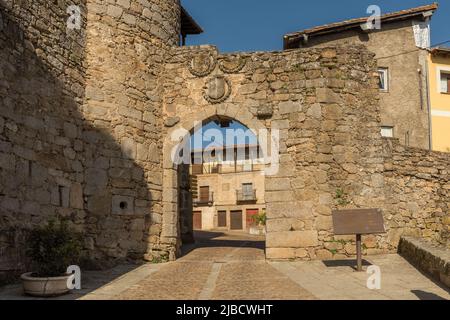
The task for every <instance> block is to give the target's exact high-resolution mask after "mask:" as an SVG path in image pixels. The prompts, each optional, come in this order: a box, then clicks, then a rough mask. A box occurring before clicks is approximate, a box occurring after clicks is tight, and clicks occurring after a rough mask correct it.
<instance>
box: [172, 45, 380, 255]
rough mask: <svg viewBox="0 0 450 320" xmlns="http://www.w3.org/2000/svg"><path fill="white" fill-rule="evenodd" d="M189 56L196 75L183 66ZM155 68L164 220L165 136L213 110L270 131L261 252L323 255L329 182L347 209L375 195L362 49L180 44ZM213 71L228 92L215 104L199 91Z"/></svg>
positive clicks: (331, 204) (370, 96)
mask: <svg viewBox="0 0 450 320" xmlns="http://www.w3.org/2000/svg"><path fill="white" fill-rule="evenodd" d="M199 56H204V58H202V59H200V60H201V61H203V62H204V63H203V65H205V66H206V67H205V68H204V70H203V71H205V72H203V73H197V72H195V70H194V72H191V70H190V69H192V66H195V63H194V62H193V59H194V60H195V58H196V57H199ZM205 61H206V62H205ZM200 65H201V64H200ZM208 66H209V68H208ZM224 66H225V67H224ZM227 66H228V67H227ZM229 66H234V68H230V67H229ZM237 66H242V69H239V68H237ZM165 67H166V71H165V72H164V75H165V79H164V86H165V92H164V115H165V117H166V119H171V121H170V122H168V123H166V131H165V132H164V133H165V135H166V137H167V138H166V140H167V142H166V143H165V145H166V146H167V147H166V148H165V151H164V158H165V161H164V166H165V167H164V168H165V173H164V177H165V180H164V181H165V182H166V181H167V183H164V187H163V189H164V193H166V195H167V197H166V199H165V198H164V194H163V201H164V205H165V207H164V215H167V217H168V219H169V217H172V219H173V221H176V216H177V210H176V202H175V199H176V198H174V197H173V196H172V195H173V194H175V193H176V185H174V184H173V181H175V180H174V179H172V178H170V177H171V176H173V175H175V174H176V170H175V168H174V166H173V164H172V163H171V161H170V156H169V155H170V152H171V147H172V145H173V144H174V143H172V144H171V143H170V136H171V134H172V133H173V132H176V130H178V129H180V128H184V129H186V130H191V129H192V128H193V127H194V124H195V121H204V120H208V119H210V118H211V117H214V116H215V115H219V116H224V117H228V118H232V119H235V120H237V121H239V122H241V123H242V124H244V125H246V126H247V127H249V128H250V129H254V130H259V129H261V128H267V129H279V130H280V168H279V171H278V172H277V173H276V175H274V176H266V182H265V184H266V186H265V199H266V204H267V215H268V221H267V232H268V233H267V240H266V247H267V249H266V254H267V257H268V258H269V259H278V258H283V259H287V258H299V259H314V258H321V257H328V256H331V253H330V250H333V249H334V247H332V246H334V245H335V244H336V242H335V240H334V238H333V235H332V230H331V228H332V226H331V210H332V209H333V208H335V207H336V203H335V200H334V197H335V194H336V190H337V189H339V188H345V190H346V191H347V192H349V193H351V194H352V195H353V196H352V198H351V199H349V200H350V201H351V202H352V204H353V205H354V206H364V207H366V206H371V205H375V204H377V200H379V199H380V198H382V196H383V193H382V188H383V184H382V180H383V158H382V156H381V150H382V149H381V138H380V136H379V109H378V90H377V86H376V74H375V73H374V72H375V70H376V65H375V62H374V60H373V55H372V54H370V53H369V52H368V51H366V50H365V49H364V47H350V48H342V47H338V48H321V49H308V50H295V51H287V52H272V53H259V52H258V53H242V54H232V55H220V54H218V53H217V51H216V49H215V48H214V47H191V48H180V49H177V50H175V51H174V53H173V58H172V60H170V61H168V63H167V64H166V66H165ZM216 76H219V77H222V76H224V77H225V78H226V79H227V85H226V86H227V87H228V86H229V87H230V89H231V93H230V95H229V97H228V98H227V99H226V100H225V101H219V102H218V103H214V101H213V102H211V101H210V99H208V97H207V92H206V89H205V85H207V84H208V82H209V80H210V79H213V78H214V77H216ZM205 95H206V98H205ZM166 177H167V179H166ZM380 181H381V182H380ZM368 198H369V200H368ZM165 200H167V201H165ZM378 203H379V201H378ZM174 217H175V218H174ZM163 228H164V224H163ZM176 228H177V227H176V223H175V222H173V223H172V224H171V226H167V233H166V236H167V237H172V238H173V239H176V234H177V230H176ZM347 248H348V249H349V250H353V249H350V245H349V246H347ZM352 248H353V247H352ZM328 249H330V250H328ZM338 249H340V250H341V251H343V250H344V248H338ZM343 252H345V251H343Z"/></svg>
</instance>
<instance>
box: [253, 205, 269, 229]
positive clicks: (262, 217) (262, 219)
mask: <svg viewBox="0 0 450 320" xmlns="http://www.w3.org/2000/svg"><path fill="white" fill-rule="evenodd" d="M266 220H267V217H266V210H264V209H263V210H262V211H261V212H260V213H258V214H255V215H254V216H253V221H254V222H255V223H256V225H258V226H265V225H266Z"/></svg>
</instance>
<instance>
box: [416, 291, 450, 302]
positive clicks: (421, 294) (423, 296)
mask: <svg viewBox="0 0 450 320" xmlns="http://www.w3.org/2000/svg"><path fill="white" fill-rule="evenodd" d="M411 292H412V293H414V294H415V295H416V296H417V298H419V299H420V300H446V299H444V298H442V297H441V296H438V295H437V294H434V293H431V292H426V291H423V290H411Z"/></svg>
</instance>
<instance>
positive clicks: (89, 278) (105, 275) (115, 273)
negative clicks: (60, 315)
mask: <svg viewBox="0 0 450 320" xmlns="http://www.w3.org/2000/svg"><path fill="white" fill-rule="evenodd" d="M139 267H140V265H139V264H124V265H119V266H116V267H114V268H111V269H108V270H101V271H83V270H81V290H72V291H71V292H70V293H68V294H65V295H61V296H56V297H48V298H39V297H31V296H28V295H25V294H24V293H23V290H22V284H21V283H20V282H16V283H14V284H10V285H5V286H3V287H0V300H76V299H78V298H80V297H82V296H84V295H86V294H88V293H90V292H92V291H95V290H97V289H99V288H100V287H102V286H104V285H106V284H108V283H110V282H112V281H114V280H116V279H118V278H120V277H121V276H123V275H125V274H127V273H129V272H131V271H133V270H135V269H137V268H139Z"/></svg>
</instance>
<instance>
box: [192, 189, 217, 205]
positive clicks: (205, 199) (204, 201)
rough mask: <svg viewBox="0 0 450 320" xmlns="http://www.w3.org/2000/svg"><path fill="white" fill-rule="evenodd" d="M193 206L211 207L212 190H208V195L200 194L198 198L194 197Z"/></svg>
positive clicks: (212, 201) (212, 202)
mask: <svg viewBox="0 0 450 320" xmlns="http://www.w3.org/2000/svg"><path fill="white" fill-rule="evenodd" d="M193 204H194V207H212V205H213V204H214V192H210V193H209V194H208V195H201V196H200V197H199V198H197V199H194V201H193Z"/></svg>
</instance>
